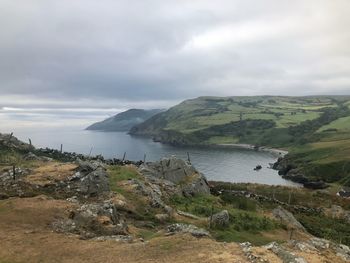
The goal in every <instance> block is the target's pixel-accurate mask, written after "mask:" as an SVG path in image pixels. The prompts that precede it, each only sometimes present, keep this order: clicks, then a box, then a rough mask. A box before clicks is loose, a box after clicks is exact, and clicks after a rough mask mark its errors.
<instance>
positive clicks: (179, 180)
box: [139, 156, 210, 196]
mask: <svg viewBox="0 0 350 263" xmlns="http://www.w3.org/2000/svg"><path fill="white" fill-rule="evenodd" d="M139 172H140V173H141V174H143V175H144V176H145V177H146V178H148V180H150V182H152V183H153V184H158V185H162V187H164V188H166V189H167V190H168V191H167V192H170V193H172V194H175V193H180V194H183V195H184V196H193V195H196V194H210V189H209V185H208V182H207V180H206V178H205V177H204V176H203V175H202V174H201V173H199V172H198V171H197V170H196V169H195V168H194V167H193V166H192V165H191V164H189V163H187V162H185V161H184V160H181V159H178V158H176V157H174V156H173V157H171V158H167V159H162V160H160V161H158V162H151V163H147V164H144V165H141V166H140V167H139Z"/></svg>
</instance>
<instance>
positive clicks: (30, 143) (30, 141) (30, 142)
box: [28, 138, 32, 148]
mask: <svg viewBox="0 0 350 263" xmlns="http://www.w3.org/2000/svg"><path fill="white" fill-rule="evenodd" d="M28 141H29V146H30V148H32V140H31V139H30V138H28Z"/></svg>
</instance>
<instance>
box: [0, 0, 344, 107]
mask: <svg viewBox="0 0 350 263" xmlns="http://www.w3.org/2000/svg"><path fill="white" fill-rule="evenodd" d="M349 8H350V4H349V1H347V0H336V1H326V0H318V1H316V0H310V1H302V0H297V1H293V2H290V1H286V0H266V1H253V0H250V1H246V0H244V1H243V0H236V1H229V0H222V1H161V0H146V1H120V0H119V1H111V0H104V1H97V0H75V1H71V0H61V1H53V0H26V1H24V2H23V1H19V0H1V9H0V33H1V36H2V37H1V40H0V57H1V60H0V79H1V86H0V95H1V96H22V97H23V96H24V97H25V96H34V97H36V98H37V99H42V100H47V101H49V100H50V99H58V100H63V101H64V100H68V101H71V102H72V104H71V105H74V104H76V103H79V102H81V101H77V99H78V98H80V99H86V101H88V102H86V103H87V104H90V106H91V107H101V105H98V106H96V104H98V102H97V101H101V102H99V103H101V104H103V102H104V101H106V106H105V107H119V108H121V107H125V105H132V103H131V102H135V105H140V103H141V104H142V103H144V104H147V101H149V102H151V101H152V105H157V101H159V104H162V103H163V102H164V101H179V100H181V99H185V98H188V97H196V96H200V95H256V94H280V95H304V94H305V95H309V94H327V93H337V94H345V93H347V94H349V93H350V79H349V78H348V77H347V76H349V73H350V63H349V62H350V61H349V60H350V51H349V49H348V43H349V40H350V32H349V30H348V27H349V25H350V18H349V16H348V13H347V10H349ZM112 99H114V101H111V100H112ZM125 102H127V103H125ZM8 103H9V104H11V102H8ZM95 103H96V104H95ZM113 103H115V105H112V106H111V104H113ZM14 104H16V103H14ZM47 104H49V103H47ZM1 105H3V104H1ZM162 105H163V104H162ZM169 105H170V102H169ZM5 106H6V105H5ZM66 106H67V105H66ZM68 106H69V105H68ZM81 107H86V105H82V106H81Z"/></svg>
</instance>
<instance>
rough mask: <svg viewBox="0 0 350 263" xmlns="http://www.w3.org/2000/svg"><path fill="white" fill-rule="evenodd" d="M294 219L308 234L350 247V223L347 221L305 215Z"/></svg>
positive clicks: (298, 215)
mask: <svg viewBox="0 0 350 263" xmlns="http://www.w3.org/2000/svg"><path fill="white" fill-rule="evenodd" d="M296 217H297V219H298V220H299V221H300V222H301V223H302V224H303V226H304V227H305V228H306V229H307V230H308V232H310V234H312V235H315V236H318V237H321V238H325V239H329V240H333V241H335V242H339V243H342V244H345V245H350V223H349V222H348V221H347V220H345V219H336V218H330V217H326V216H320V215H318V216H312V215H305V214H297V215H296Z"/></svg>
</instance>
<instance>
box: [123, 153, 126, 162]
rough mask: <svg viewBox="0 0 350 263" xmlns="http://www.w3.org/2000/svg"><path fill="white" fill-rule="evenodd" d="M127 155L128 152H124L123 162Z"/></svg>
mask: <svg viewBox="0 0 350 263" xmlns="http://www.w3.org/2000/svg"><path fill="white" fill-rule="evenodd" d="M125 157H126V152H124V155H123V160H122V162H124V160H125Z"/></svg>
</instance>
